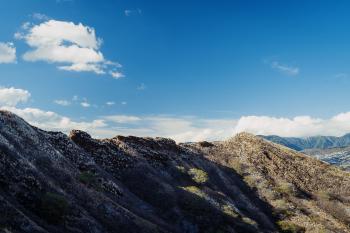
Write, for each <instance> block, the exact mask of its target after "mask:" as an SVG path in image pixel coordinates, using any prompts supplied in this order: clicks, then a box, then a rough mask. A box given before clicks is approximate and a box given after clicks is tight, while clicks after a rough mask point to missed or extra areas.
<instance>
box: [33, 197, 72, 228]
mask: <svg viewBox="0 0 350 233" xmlns="http://www.w3.org/2000/svg"><path fill="white" fill-rule="evenodd" d="M68 207H69V205H68V202H67V201H66V199H65V198H64V197H63V196H61V195H58V194H55V193H50V192H47V193H46V194H45V195H44V196H43V197H42V199H41V203H40V208H39V214H40V215H41V217H43V218H44V219H45V220H46V221H47V222H48V223H52V224H58V223H61V222H62V221H63V219H64V216H65V215H67V214H68V209H69V208H68Z"/></svg>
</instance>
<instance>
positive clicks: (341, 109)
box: [0, 0, 350, 141]
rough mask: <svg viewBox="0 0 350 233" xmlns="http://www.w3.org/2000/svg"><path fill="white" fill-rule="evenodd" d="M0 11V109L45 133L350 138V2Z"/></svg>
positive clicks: (55, 2) (136, 2)
mask: <svg viewBox="0 0 350 233" xmlns="http://www.w3.org/2000/svg"><path fill="white" fill-rule="evenodd" d="M0 4H1V7H0V19H1V20H0V77H1V82H0V86H1V88H2V89H1V91H2V94H1V91H0V97H1V96H2V97H3V101H2V102H1V101H0V103H1V105H2V106H3V108H5V109H8V110H11V111H14V112H16V113H17V114H19V115H20V116H22V117H23V118H25V119H26V120H28V121H29V122H31V123H32V124H36V125H38V126H40V127H43V128H47V129H52V130H58V126H60V127H62V128H63V129H62V130H63V131H69V130H70V129H71V128H76V127H77V128H82V129H84V130H87V131H89V132H90V133H92V134H93V135H94V136H97V137H104V136H112V135H116V134H136V135H140V136H145V135H150V136H155V135H159V136H167V137H173V138H175V139H176V140H178V141H188V140H203V139H212V140H213V139H221V138H226V137H228V136H230V135H232V134H234V133H235V132H238V131H250V132H252V133H262V134H280V135H283V136H310V135H314V134H331V135H341V134H343V133H346V132H348V131H350V123H347V122H348V120H349V121H350V113H349V112H348V111H349V110H350V104H349V103H348V102H349V101H348V99H349V97H350V93H349V91H348V90H349V86H350V77H349V74H350V70H349V66H348V61H350V53H349V51H350V43H349V41H350V33H349V29H350V16H349V14H348V9H349V7H350V3H349V2H348V1H336V2H334V1H317V2H316V1H307V2H306V1H223V0H222V1H220V0H217V1H199V0H198V1H195V0H191V1H188V0H187V1H184V0H183V1H155V0H154V1H151V0H150V1H141V0H129V1H118V0H114V1H112V0H109V1H108V0H101V1H83V0H28V1H19V0H11V1H9V0H0ZM92 28H93V29H94V31H93V32H92V31H91V29H92ZM60 30H61V31H60ZM58 32H59V33H58ZM71 35H74V38H73V40H70V39H71V37H72V36H71ZM48 38H49V39H54V40H55V41H56V42H57V43H58V44H56V45H55V46H52V44H48V43H49V42H48ZM38 41H39V42H38ZM56 42H55V43H56ZM50 43H51V42H50ZM14 49H15V56H14V54H13V51H14ZM54 49H55V51H54V52H52V50H54ZM61 49H62V50H61ZM73 49H77V50H74V51H76V52H72V51H73ZM33 51H34V52H33ZM62 51H71V52H72V54H69V55H67V54H68V53H67V52H62ZM11 52H12V53H11ZM85 52H86V54H85ZM1 54H3V55H1ZM112 72H113V73H114V74H115V75H114V76H115V77H113V75H112ZM48 122H51V123H50V124H49V123H48ZM67 122H68V123H67ZM94 122H95V123H94ZM96 122H97V123H96Z"/></svg>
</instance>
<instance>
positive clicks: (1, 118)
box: [0, 111, 350, 233]
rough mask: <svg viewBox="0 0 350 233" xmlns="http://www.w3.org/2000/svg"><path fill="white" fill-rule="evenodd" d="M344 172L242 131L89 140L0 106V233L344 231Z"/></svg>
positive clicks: (349, 203) (348, 186) (349, 177)
mask: <svg viewBox="0 0 350 233" xmlns="http://www.w3.org/2000/svg"><path fill="white" fill-rule="evenodd" d="M349 208H350V174H349V173H347V172H345V171H342V170H340V169H338V168H337V167H334V166H332V165H329V164H326V163H324V162H321V161H319V160H317V159H314V158H310V157H308V156H306V155H304V154H301V153H298V152H296V151H293V150H290V149H287V148H286V147H283V146H279V145H277V144H273V143H270V142H268V141H265V140H264V139H261V138H259V137H257V136H254V135H251V134H247V133H241V134H238V135H237V136H235V137H233V138H231V139H229V140H226V141H223V142H215V143H210V142H198V143H188V144H176V143H175V142H174V141H173V140H171V139H165V138H139V137H133V136H128V137H124V136H116V137H114V138H111V139H103V140H97V139H93V138H91V137H90V135H88V134H87V133H85V132H82V131H78V130H74V131H72V132H71V133H70V135H69V136H67V135H65V134H63V133H60V132H46V131H43V130H40V129H38V128H35V127H33V126H31V125H29V124H28V123H26V122H25V121H24V120H22V119H21V118H19V117H18V116H16V115H14V114H12V113H10V112H6V111H0V213H1V214H0V232H1V233H8V232H14V233H15V232H28V233H29V232H35V233H44V232H76V233H78V232H84V233H85V232H92V233H98V232H121V233H122V232H128V233H133V232H135V233H136V232H145V233H148V232H149V233H151V232H152V233H157V232H174V233H177V232H179V233H180V232H181V233H182V232H183V233H202V232H205V233H211V232H212V233H223V232H244V233H249V232H350V215H349Z"/></svg>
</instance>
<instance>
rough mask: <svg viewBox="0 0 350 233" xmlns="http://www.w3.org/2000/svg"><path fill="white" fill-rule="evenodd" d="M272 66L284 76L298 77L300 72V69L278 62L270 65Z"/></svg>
mask: <svg viewBox="0 0 350 233" xmlns="http://www.w3.org/2000/svg"><path fill="white" fill-rule="evenodd" d="M270 65H271V68H272V69H274V70H277V71H279V72H281V73H283V74H286V75H289V76H295V75H298V74H299V72H300V69H299V67H296V66H290V65H286V64H282V63H280V62H278V61H272V62H271V63H270Z"/></svg>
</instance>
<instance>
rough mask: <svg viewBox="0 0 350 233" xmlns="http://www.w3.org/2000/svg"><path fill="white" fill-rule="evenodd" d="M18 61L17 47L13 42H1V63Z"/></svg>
mask: <svg viewBox="0 0 350 233" xmlns="http://www.w3.org/2000/svg"><path fill="white" fill-rule="evenodd" d="M15 62H16V48H15V46H14V45H13V43H3V42H0V64H1V63H15Z"/></svg>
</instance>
